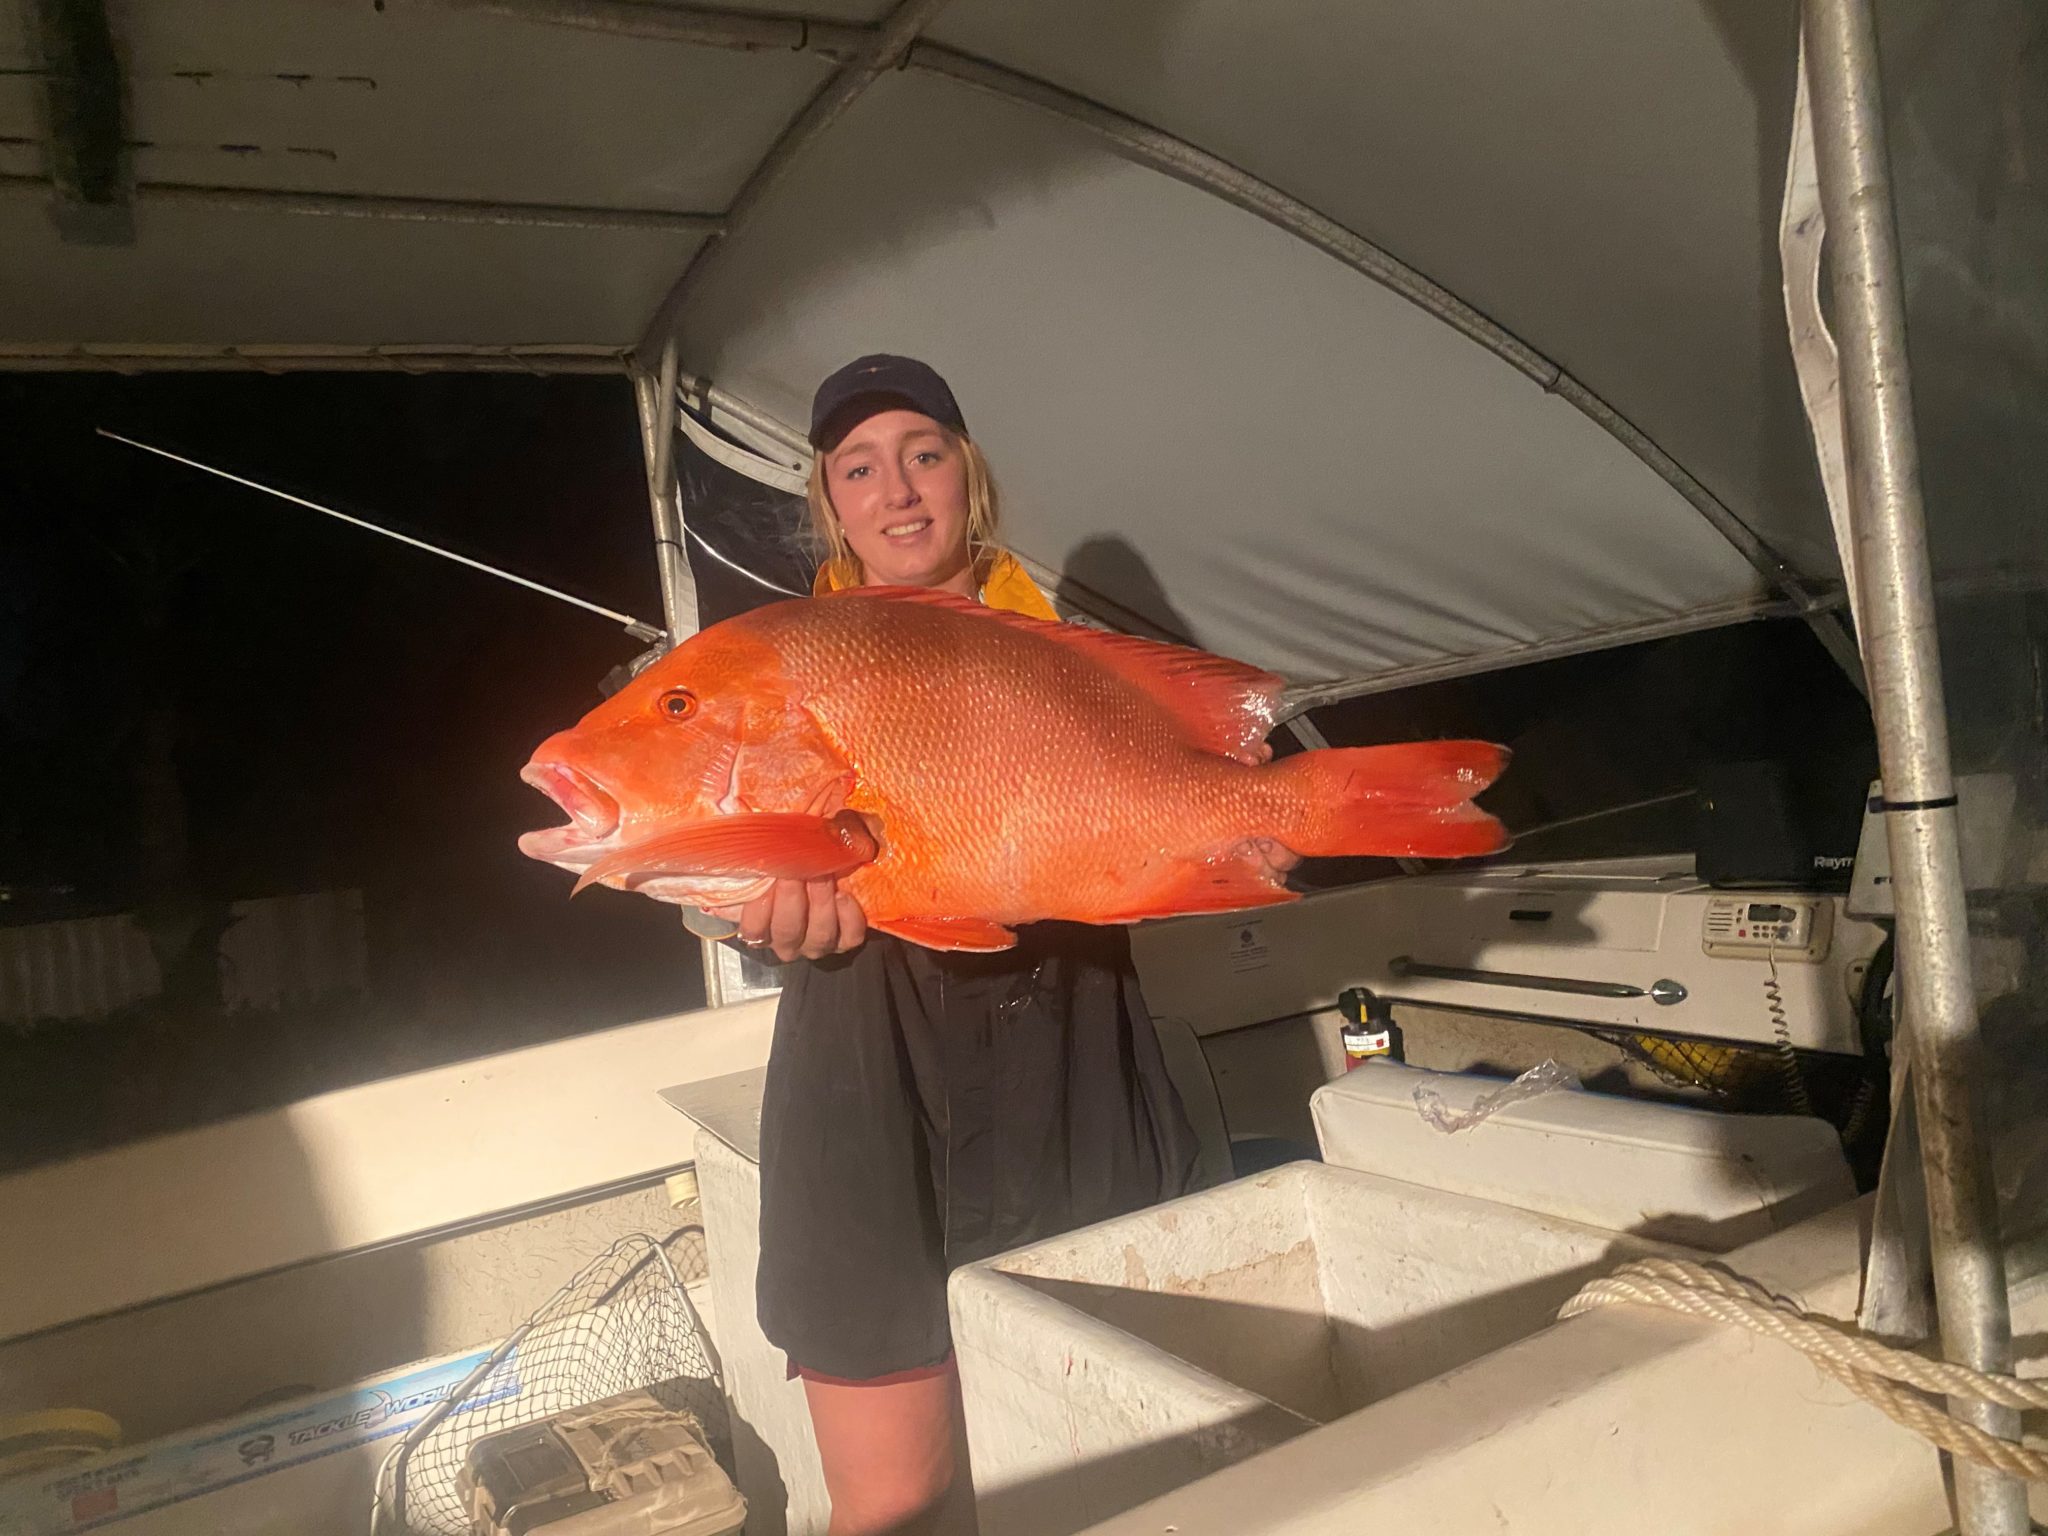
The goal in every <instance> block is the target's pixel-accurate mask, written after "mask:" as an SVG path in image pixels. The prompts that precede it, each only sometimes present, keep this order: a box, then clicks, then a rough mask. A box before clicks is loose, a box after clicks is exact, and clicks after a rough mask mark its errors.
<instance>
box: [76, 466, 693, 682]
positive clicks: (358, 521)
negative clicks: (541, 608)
mask: <svg viewBox="0 0 2048 1536" xmlns="http://www.w3.org/2000/svg"><path fill="white" fill-rule="evenodd" d="M95 430H96V431H98V433H99V435H100V436H101V437H104V438H110V439H111V440H113V441H114V442H117V443H126V444H127V445H128V446H129V447H130V448H140V449H141V450H142V451H143V452H144V453H153V454H155V455H156V456H157V457H158V458H163V459H169V460H170V461H171V462H172V463H174V464H183V465H186V466H188V467H189V468H192V469H203V470H205V471H206V473H207V474H209V475H218V476H220V478H221V479H223V480H232V481H233V482H234V483H235V484H236V485H246V486H247V487H248V488H249V489H250V490H252V491H261V492H263V493H264V494H265V495H266V496H275V497H277V498H278V499H279V500H280V501H288V502H291V503H292V504H293V505H294V506H299V507H305V508H307V509H308V510H310V511H314V512H323V513H325V514H326V515H327V516H329V517H332V518H338V519H340V520H341V521H342V522H344V523H347V524H349V525H350V526H351V527H355V528H365V529H368V530H369V531H370V532H371V533H381V534H383V535H384V537H385V538H387V539H396V540H398V542H399V543H401V544H410V545H411V546H412V547H413V548H414V549H423V550H425V551H426V552H427V553H428V554H430V555H439V556H440V557H441V558H442V559H443V560H453V561H454V562H455V563H456V564H458V565H466V566H468V567H469V568H470V569H471V570H476V571H482V572H483V573H484V574H485V575H486V576H496V577H497V578H498V579H499V580H501V581H509V582H511V583H512V584H513V585H514V586H520V587H525V588H526V589H527V590H528V591H530V592H538V593H540V594H541V595H542V596H544V597H552V598H557V599H559V600H560V601H562V602H565V603H568V604H570V605H572V606H574V607H577V608H582V609H584V610H586V611H588V612H590V613H595V614H598V615H600V616H602V617H604V618H607V619H610V620H611V621H612V622H613V623H615V624H620V625H623V626H624V627H625V631H626V633H627V634H629V635H631V636H632V637H633V638H634V639H635V640H646V641H650V642H652V641H659V640H665V639H667V638H668V636H667V634H666V632H664V631H662V630H660V629H657V628H655V627H654V626H653V625H652V624H645V623H642V622H641V621H640V620H639V619H636V618H634V617H633V616H632V615H631V614H630V613H620V612H619V611H618V610H616V609H613V608H605V607H602V606H600V605H599V604H597V603H593V602H589V601H587V600H586V599H584V598H580V597H573V596H571V595H570V594H569V593H567V592H562V591H559V590H557V589H556V588H554V587H548V586H543V585H541V583H539V582H537V581H529V580H528V579H527V578H526V577H524V576H515V575H513V574H512V572H510V571H501V570H499V569H498V568H497V567H496V566H495V565H485V564H484V563H483V561H481V560H472V559H470V558H469V556H467V555H458V554H456V553H455V551H453V550H452V549H442V548H441V547H440V546H438V545H435V544H429V543H427V541H426V540H424V539H416V538H414V537H412V535H411V534H406V533H400V532H398V531H397V530H396V529H394V528H385V527H382V526H380V525H379V524H376V523H372V522H367V521H365V520H364V519H362V518H360V517H351V516H349V514H348V513H346V512H337V511H335V510H334V508H332V507H323V506H321V505H320V503H319V502H317V501H308V500H306V498H305V497H303V496H294V495H292V494H291V492H289V491H280V490H278V489H277V488H276V487H275V486H269V485H264V484H262V483H261V482H260V481H256V480H248V479H244V478H243V477H242V476H240V475H233V474H229V473H228V472H227V471H226V470H224V469H215V468H214V467H213V466H212V465H211V464H202V463H200V462H199V461H198V460H197V459H188V458H186V457H185V456H184V455H183V454H178V453H172V452H171V451H170V450H169V449H168V448H154V447H151V446H150V445H149V444H148V443H138V442H137V441H136V440H135V439H134V438H132V437H123V436H121V434H120V433H118V432H109V431H108V430H107V429H106V428H105V427H99V428H96V429H95Z"/></svg>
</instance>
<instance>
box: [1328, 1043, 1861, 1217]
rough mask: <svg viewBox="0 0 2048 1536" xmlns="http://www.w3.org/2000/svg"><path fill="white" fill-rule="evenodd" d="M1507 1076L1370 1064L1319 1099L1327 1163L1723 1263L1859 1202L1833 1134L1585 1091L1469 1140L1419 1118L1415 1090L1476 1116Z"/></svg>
mask: <svg viewBox="0 0 2048 1536" xmlns="http://www.w3.org/2000/svg"><path fill="white" fill-rule="evenodd" d="M1502 1083H1503V1079H1501V1078H1498V1077H1489V1076H1485V1075H1482V1074H1479V1073H1473V1072H1430V1071H1425V1070H1423V1069H1421V1068H1419V1067H1411V1066H1406V1065H1403V1064H1401V1063H1397V1062H1390V1061H1369V1062H1366V1063H1364V1064H1363V1065H1361V1066H1359V1067H1358V1068H1356V1069H1355V1070H1353V1071H1351V1072H1347V1073H1346V1074H1345V1075H1344V1076H1343V1077H1342V1078H1340V1079H1338V1080H1337V1081H1336V1082H1333V1083H1327V1084H1325V1085H1324V1086H1323V1087H1321V1088H1319V1089H1317V1090H1316V1092H1315V1094H1314V1096H1313V1097H1312V1098H1311V1099H1310V1101H1309V1103H1310V1109H1311V1111H1312V1113H1313V1115H1314V1118H1315V1125H1316V1138H1317V1140H1318V1141H1319V1142H1320V1143H1321V1145H1322V1149H1323V1158H1324V1160H1325V1161H1326V1162H1329V1163H1333V1164H1335V1165H1337V1166H1339V1167H1343V1168H1356V1169H1360V1170H1362V1171H1364V1172H1367V1173H1376V1174H1380V1175H1382V1176H1383V1177H1386V1178H1393V1179H1400V1180H1403V1181H1404V1182H1406V1183H1410V1184H1420V1185H1424V1186H1427V1187H1428V1188H1431V1189H1441V1190H1447V1191H1450V1192H1452V1193H1456V1194H1464V1195H1476V1196H1478V1197H1480V1198H1482V1199H1486V1200H1493V1201H1497V1202H1499V1203H1501V1204H1503V1205H1511V1206H1514V1207H1516V1208H1517V1209H1520V1210H1524V1211H1531V1212H1535V1213H1537V1214H1539V1215H1547V1216H1557V1217H1561V1218H1563V1219H1565V1220H1568V1221H1575V1222H1578V1223H1580V1224H1582V1225H1585V1226H1592V1227H1600V1228H1603V1229H1605V1230H1607V1231H1610V1232H1628V1233H1633V1234H1635V1235H1637V1236H1640V1237H1648V1238H1654V1239H1657V1240H1659V1241H1662V1242H1669V1243H1678V1244H1683V1245H1684V1246H1686V1247H1689V1248H1695V1249H1702V1250H1705V1251H1708V1252H1714V1253H1725V1252H1727V1251H1728V1250H1730V1249H1733V1248H1738V1247H1740V1246H1742V1245H1743V1244H1744V1243H1749V1242H1754V1241H1755V1240H1757V1239H1758V1238H1761V1237H1767V1236H1769V1235H1770V1234H1771V1233H1772V1232H1775V1231H1778V1230H1780V1229H1781V1228H1784V1227H1788V1226H1790V1225H1792V1224H1793V1223H1794V1222H1798V1221H1802V1220H1804V1219H1805V1218H1807V1217H1809V1216H1813V1215H1817V1214H1818V1213H1819V1212H1821V1211H1824V1210H1827V1209H1829V1208H1830V1207H1832V1206H1835V1205H1838V1204H1840V1203H1841V1202H1843V1201H1845V1200H1852V1199H1854V1198H1855V1196H1856V1186H1855V1181H1854V1179H1853V1178H1852V1177H1851V1176H1850V1172H1849V1165H1848V1162H1847V1161H1846V1159H1844V1157H1843V1156H1842V1148H1841V1143H1840V1141H1839V1139H1838V1138H1837V1136H1836V1134H1835V1131H1834V1128H1833V1127H1832V1126H1830V1125H1828V1124H1827V1123H1826V1122H1825V1121H1823V1120H1816V1119H1813V1118H1811V1117H1808V1116H1800V1115H1733V1114H1724V1113H1721V1112H1720V1111H1717V1110H1709V1109H1696V1108H1693V1107H1690V1106H1687V1105H1678V1104H1657V1103H1651V1102H1649V1101H1647V1100H1642V1099H1627V1098H1621V1097H1618V1096H1616V1095H1613V1094H1605V1093H1593V1092H1589V1091H1586V1090H1583V1089H1578V1090H1560V1091H1556V1092H1552V1093H1546V1094H1543V1095H1541V1096H1540V1097H1537V1098H1531V1099H1525V1100H1522V1101H1521V1102H1519V1103H1514V1104H1510V1105H1507V1106H1505V1107H1503V1108H1501V1109H1499V1110H1497V1111H1495V1112H1494V1113H1493V1114H1492V1115H1491V1116H1489V1117H1488V1118H1487V1119H1485V1120H1483V1121H1481V1122H1480V1123H1479V1124H1477V1125H1474V1126H1472V1127H1470V1128H1468V1129H1466V1130H1462V1131H1456V1132H1446V1131H1441V1130H1438V1129H1437V1128H1435V1127H1434V1126H1432V1125H1431V1124H1430V1123H1429V1122H1428V1121H1426V1120H1424V1119H1423V1118H1422V1114H1421V1111H1420V1109H1419V1107H1418V1103H1417V1099H1416V1090H1417V1089H1419V1088H1427V1089H1432V1090H1434V1091H1435V1092H1436V1093H1438V1094H1440V1095H1442V1098H1443V1102H1444V1105H1445V1107H1446V1108H1447V1109H1449V1110H1451V1111H1454V1112H1455V1111H1459V1110H1467V1109H1470V1108H1471V1107H1472V1105H1473V1103H1474V1101H1476V1100H1477V1099H1478V1098H1479V1097H1480V1096H1481V1095H1483V1094H1487V1093H1491V1092H1493V1091H1495V1090H1497V1089H1499V1088H1500V1087H1501V1086H1502Z"/></svg>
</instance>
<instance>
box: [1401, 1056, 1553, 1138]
mask: <svg viewBox="0 0 2048 1536" xmlns="http://www.w3.org/2000/svg"><path fill="white" fill-rule="evenodd" d="M1578 1086H1579V1074H1578V1073H1576V1072H1574V1071H1573V1070H1572V1069H1571V1068H1570V1067H1567V1066H1564V1065H1562V1064H1561V1063H1559V1062H1557V1061H1539V1062H1538V1063H1537V1064H1536V1065H1535V1066H1533V1067H1531V1068H1530V1069H1529V1070H1528V1071H1526V1072H1524V1073H1523V1074H1522V1075H1521V1076H1520V1077H1518V1078H1516V1079H1515V1080H1514V1081H1513V1082H1511V1083H1506V1084H1504V1085H1502V1086H1501V1087H1499V1088H1496V1089H1494V1090H1493V1091H1492V1092H1491V1093H1482V1094H1481V1095H1480V1096H1479V1097H1478V1098H1477V1099H1475V1100H1473V1101H1472V1107H1471V1108H1470V1109H1449V1108H1446V1107H1445V1105H1444V1096H1443V1095H1442V1094H1440V1093H1438V1092H1437V1091H1436V1090H1435V1089H1434V1088H1418V1089H1416V1090H1415V1110H1416V1113H1417V1114H1419V1115H1421V1116H1422V1119H1423V1123H1424V1124H1425V1125H1428V1126H1430V1127H1431V1128H1432V1129H1434V1130H1439V1131H1442V1132H1443V1133H1444V1134H1445V1135H1447V1136H1450V1135H1455V1134H1456V1133H1457V1132H1459V1131H1469V1130H1471V1129H1472V1127H1473V1126H1475V1125H1477V1124H1478V1123H1479V1122H1480V1121H1482V1120H1484V1119H1486V1118H1487V1117H1488V1116H1489V1115H1494V1114H1498V1113H1499V1112H1500V1111H1501V1110H1503V1109H1506V1108H1507V1107H1508V1106H1509V1105H1510V1104H1519V1103H1521V1102H1522V1101H1523V1100H1524V1099H1533V1098H1536V1097H1538V1096H1540V1095H1542V1094H1546V1093H1552V1092H1555V1091H1556V1090H1557V1089H1559V1088H1576V1087H1578Z"/></svg>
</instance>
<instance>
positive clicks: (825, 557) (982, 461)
mask: <svg viewBox="0 0 2048 1536" xmlns="http://www.w3.org/2000/svg"><path fill="white" fill-rule="evenodd" d="M945 430H946V438H947V441H949V442H951V443H953V444H954V445H955V446H956V447H958V448H959V450H960V457H961V459H962V460H963V461H964V462H965V463H966V465H967V559H968V562H969V563H970V564H971V565H972V566H973V567H974V579H975V580H976V581H986V580H987V579H988V573H989V568H990V567H991V566H992V565H994V564H995V561H996V557H997V556H998V555H1000V554H1001V553H1002V552H1003V546H1002V543H1001V541H1000V540H999V538H998V537H997V531H998V528H999V517H1000V513H999V509H998V498H997V495H996V481H995V476H994V475H992V474H990V473H989V467H988V458H987V456H986V455H984V454H983V453H982V451H981V448H980V445H979V444H977V443H976V442H975V441H974V439H973V438H971V437H969V436H967V434H966V433H964V432H955V431H952V430H951V429H945ZM825 458H826V455H824V454H823V453H818V454H814V455H812V458H811V479H810V484H809V485H808V486H807V487H806V488H805V500H806V501H808V502H809V504H810V510H811V539H812V541H813V542H814V543H815V544H816V546H817V554H818V561H819V564H820V565H821V566H823V567H824V569H825V571H826V573H827V576H828V578H829V579H830V581H831V583H832V585H834V586H840V587H857V586H859V585H860V584H861V582H862V581H864V580H865V579H866V572H865V571H864V570H863V569H862V567H861V563H860V556H858V555H856V554H855V553H854V552H853V546H852V545H850V544H848V543H847V542H846V530H845V529H844V528H842V527H840V526H839V514H838V513H837V512H835V511H834V510H833V507H832V492H831V490H830V489H829V488H828V487H827V486H826V484H825Z"/></svg>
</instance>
